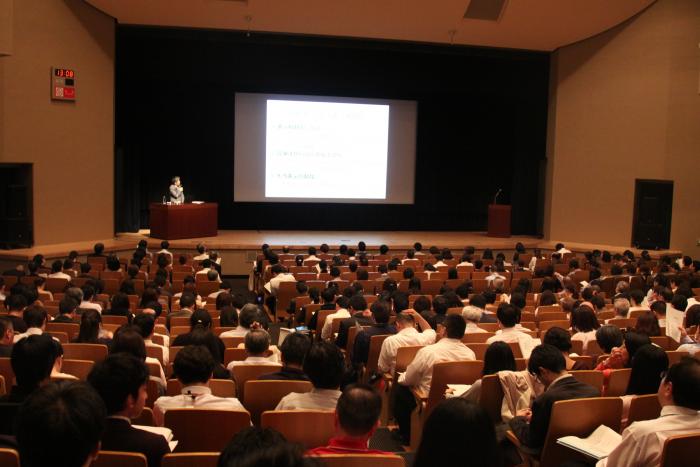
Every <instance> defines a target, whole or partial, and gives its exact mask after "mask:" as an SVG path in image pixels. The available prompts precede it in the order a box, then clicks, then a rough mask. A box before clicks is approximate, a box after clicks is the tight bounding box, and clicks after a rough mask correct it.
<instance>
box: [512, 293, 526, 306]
mask: <svg viewBox="0 0 700 467" xmlns="http://www.w3.org/2000/svg"><path fill="white" fill-rule="evenodd" d="M510 304H511V305H513V306H514V307H516V308H518V309H520V310H522V309H523V308H525V305H526V301H525V295H523V294H522V293H520V292H513V294H512V295H511V296H510Z"/></svg>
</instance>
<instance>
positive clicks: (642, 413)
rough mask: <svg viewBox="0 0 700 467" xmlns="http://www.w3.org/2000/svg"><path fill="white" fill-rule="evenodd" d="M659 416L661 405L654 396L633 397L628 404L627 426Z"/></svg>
mask: <svg viewBox="0 0 700 467" xmlns="http://www.w3.org/2000/svg"><path fill="white" fill-rule="evenodd" d="M659 415H661V405H660V404H659V398H658V396H657V395H656V394H645V395H643V396H634V397H633V398H632V401H631V402H630V409H629V414H628V415H627V426H630V425H631V424H632V423H634V422H640V421H643V420H654V419H656V418H659Z"/></svg>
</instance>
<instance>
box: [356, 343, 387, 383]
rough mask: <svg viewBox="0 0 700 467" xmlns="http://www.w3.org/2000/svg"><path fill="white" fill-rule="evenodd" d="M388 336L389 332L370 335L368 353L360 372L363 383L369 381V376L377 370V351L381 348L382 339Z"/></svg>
mask: <svg viewBox="0 0 700 467" xmlns="http://www.w3.org/2000/svg"><path fill="white" fill-rule="evenodd" d="M387 337H389V334H382V335H377V336H372V337H370V340H369V353H368V354H367V365H365V368H364V371H363V373H362V381H363V382H364V383H368V382H369V378H370V377H371V376H372V375H373V374H374V373H376V372H377V365H378V364H379V352H380V351H381V350H382V344H383V343H384V339H386V338H387Z"/></svg>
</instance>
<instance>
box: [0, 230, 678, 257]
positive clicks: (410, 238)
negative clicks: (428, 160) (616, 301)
mask: <svg viewBox="0 0 700 467" xmlns="http://www.w3.org/2000/svg"><path fill="white" fill-rule="evenodd" d="M142 239H145V240H147V241H148V244H149V248H150V249H151V250H154V249H155V251H157V250H158V249H160V239H157V238H151V237H150V231H149V230H141V231H139V232H137V233H119V234H117V236H116V237H115V238H111V239H96V240H91V241H84V242H73V243H63V244H56V245H43V246H36V247H33V248H25V249H17V250H6V251H0V261H26V260H29V259H31V258H32V257H33V256H34V255H35V254H39V253H40V254H43V255H44V256H45V257H46V258H47V259H51V258H62V257H66V256H67V255H68V252H69V251H71V250H76V251H78V253H79V254H80V255H85V254H88V253H90V252H92V247H93V245H94V244H95V243H97V242H102V243H104V245H105V249H106V250H107V251H109V252H122V251H129V250H133V249H134V248H135V247H136V243H137V242H138V241H139V240H142ZM359 241H364V242H365V243H366V244H367V249H368V250H370V251H372V250H377V249H378V248H379V245H382V244H386V245H387V246H389V248H390V250H394V251H404V250H407V249H408V248H411V247H412V246H413V243H414V242H421V243H422V244H423V248H424V249H425V250H427V249H428V248H430V247H431V246H433V245H435V246H437V247H440V248H443V247H446V248H450V249H452V250H455V252H457V251H461V250H462V249H463V248H464V247H465V246H467V245H471V246H473V247H474V248H476V249H477V250H483V249H484V248H491V249H493V250H494V251H495V252H498V251H504V252H505V251H511V250H513V249H514V247H515V244H516V243H517V242H522V243H523V244H524V245H525V248H527V249H532V248H542V249H544V250H551V249H553V247H554V245H555V244H556V243H557V242H559V241H561V242H563V243H565V244H566V247H567V248H569V249H570V250H572V251H575V252H585V251H589V250H592V249H596V248H597V249H600V250H609V251H611V252H622V251H624V250H626V249H631V250H632V251H634V252H635V253H638V251H637V250H635V249H633V248H630V247H628V246H622V245H604V244H595V243H571V242H567V241H566V240H565V239H562V240H556V241H547V240H542V239H540V238H537V237H532V236H512V237H510V238H495V237H488V236H487V235H486V233H485V232H446V231H440V232H437V231H436V232H426V231H412V232H397V231H390V232H381V231H379V232H378V231H312V230H298V231H274V230H220V231H219V235H218V236H216V237H201V238H192V239H183V240H171V241H170V248H171V249H172V250H190V249H194V248H195V246H196V245H197V244H198V243H202V242H203V243H204V244H205V245H207V248H210V249H215V250H219V251H221V252H225V251H259V250H260V246H261V245H262V244H263V243H267V244H269V245H270V246H271V247H272V248H273V249H276V250H280V249H281V248H282V247H283V246H288V247H289V248H290V249H291V250H305V249H306V248H308V247H309V246H311V245H313V246H316V247H318V246H319V245H320V244H321V243H327V244H328V245H329V246H330V247H331V249H333V250H337V248H338V247H339V246H340V245H341V244H345V245H348V246H350V247H354V246H356V245H357V243H358V242H359ZM650 253H651V254H652V256H654V257H656V256H660V255H664V254H670V255H679V254H680V253H681V252H680V251H678V250H659V251H654V252H650Z"/></svg>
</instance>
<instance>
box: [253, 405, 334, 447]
mask: <svg viewBox="0 0 700 467" xmlns="http://www.w3.org/2000/svg"><path fill="white" fill-rule="evenodd" d="M260 427H261V428H273V429H275V430H277V431H279V432H280V433H282V434H283V435H284V437H285V438H287V441H289V442H292V443H299V444H301V445H302V446H304V449H312V448H315V447H319V446H326V445H328V440H330V439H331V438H332V437H333V435H334V434H335V412H333V411H329V410H273V411H267V412H263V413H262V415H261V416H260Z"/></svg>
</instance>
